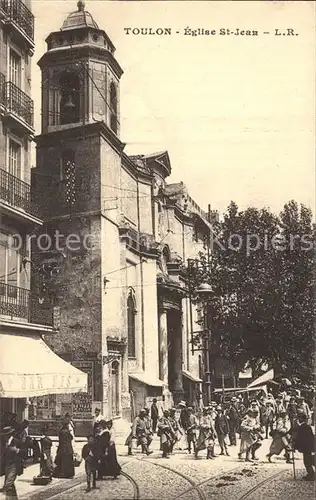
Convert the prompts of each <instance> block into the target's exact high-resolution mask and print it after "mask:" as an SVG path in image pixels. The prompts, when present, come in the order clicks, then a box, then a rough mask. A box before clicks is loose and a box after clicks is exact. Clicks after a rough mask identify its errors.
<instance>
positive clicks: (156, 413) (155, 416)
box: [150, 403, 159, 420]
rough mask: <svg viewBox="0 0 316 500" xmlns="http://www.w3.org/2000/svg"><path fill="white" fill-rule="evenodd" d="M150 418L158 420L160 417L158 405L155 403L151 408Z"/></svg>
mask: <svg viewBox="0 0 316 500" xmlns="http://www.w3.org/2000/svg"><path fill="white" fill-rule="evenodd" d="M150 416H151V418H152V420H158V417H159V411H158V406H157V403H153V404H152V405H151V408H150Z"/></svg>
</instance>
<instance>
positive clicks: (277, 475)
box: [20, 440, 314, 500]
mask: <svg viewBox="0 0 316 500" xmlns="http://www.w3.org/2000/svg"><path fill="white" fill-rule="evenodd" d="M269 443H270V440H265V441H264V444H263V447H262V449H261V452H260V453H259V454H258V456H259V458H260V460H259V461H258V462H253V463H249V462H248V463H246V462H244V461H240V460H238V458H237V452H238V449H239V446H238V445H239V443H238V444H237V447H230V448H229V450H230V455H231V456H229V457H225V456H217V457H216V459H215V460H206V459H205V453H203V452H201V457H200V458H199V459H198V460H195V459H194V457H193V455H189V454H188V453H187V452H186V451H178V452H176V453H175V454H173V455H172V456H171V457H170V459H169V460H164V459H162V458H161V452H160V451H159V450H158V449H157V448H158V446H157V445H158V443H157V441H156V442H155V443H154V453H153V454H152V455H150V456H149V457H146V456H143V455H142V454H140V453H139V452H138V453H136V454H135V456H131V457H128V456H127V455H126V452H125V454H124V449H123V448H122V451H120V453H119V462H120V464H121V466H122V474H121V476H120V477H119V478H118V479H117V480H114V479H106V480H103V481H98V482H97V487H98V489H97V490H92V491H91V492H89V493H86V492H85V488H86V485H85V476H84V474H83V472H84V469H83V466H82V465H81V467H80V472H79V470H78V473H77V477H76V478H75V479H74V480H63V481H62V482H59V483H58V484H57V485H54V483H52V485H51V486H48V487H46V488H44V489H42V488H41V489H40V490H39V491H36V492H35V491H34V490H33V492H32V493H31V494H29V495H23V496H22V497H20V498H22V499H25V500H26V499H32V500H50V499H56V500H72V499H75V500H81V499H87V500H89V499H95V500H103V499H106V500H121V499H122V500H133V499H135V500H136V499H139V500H171V499H172V500H176V499H183V500H208V499H216V500H217V499H218V500H229V499H231V498H234V499H235V500H246V499H247V500H252V499H253V500H258V499H261V498H262V499H263V498H264V499H269V500H289V499H291V498H297V497H300V498H301V499H304V500H313V499H314V483H313V482H306V481H303V480H302V477H303V476H304V475H305V470H304V467H303V463H302V460H301V456H300V455H299V454H297V459H296V460H295V468H296V480H294V478H293V466H292V465H290V464H285V461H284V459H283V458H282V457H280V458H274V461H273V463H271V464H270V463H268V461H267V459H266V458H265V454H266V451H267V449H268V446H269ZM217 452H218V450H217Z"/></svg>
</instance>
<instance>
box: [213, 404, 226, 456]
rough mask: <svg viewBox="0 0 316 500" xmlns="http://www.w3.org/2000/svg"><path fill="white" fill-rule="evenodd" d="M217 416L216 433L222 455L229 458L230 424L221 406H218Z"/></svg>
mask: <svg viewBox="0 0 316 500" xmlns="http://www.w3.org/2000/svg"><path fill="white" fill-rule="evenodd" d="M216 411H217V416H216V418H215V431H216V435H217V439H218V444H219V445H220V448H221V453H220V454H221V455H226V456H227V457H228V456H229V453H228V450H227V438H228V433H229V424H228V419H227V417H226V415H224V413H223V409H222V407H221V406H217V408H216Z"/></svg>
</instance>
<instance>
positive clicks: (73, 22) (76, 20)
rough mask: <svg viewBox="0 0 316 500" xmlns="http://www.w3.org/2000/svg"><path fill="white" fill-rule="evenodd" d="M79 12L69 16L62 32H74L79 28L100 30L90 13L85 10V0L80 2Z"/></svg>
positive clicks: (78, 4)
mask: <svg viewBox="0 0 316 500" xmlns="http://www.w3.org/2000/svg"><path fill="white" fill-rule="evenodd" d="M77 6H78V10H76V11H75V12H72V13H71V14H69V16H68V17H67V18H66V19H65V21H64V23H63V25H62V27H61V28H60V29H61V31H66V30H73V29H78V28H95V29H99V26H98V25H97V23H96V22H95V20H94V19H93V17H92V16H91V14H90V13H89V12H87V11H86V10H84V8H85V3H84V2H83V0H79V1H78V3H77Z"/></svg>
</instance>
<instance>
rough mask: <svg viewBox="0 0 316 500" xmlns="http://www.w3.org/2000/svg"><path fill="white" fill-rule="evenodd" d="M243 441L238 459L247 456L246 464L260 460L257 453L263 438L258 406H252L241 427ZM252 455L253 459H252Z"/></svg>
mask: <svg viewBox="0 0 316 500" xmlns="http://www.w3.org/2000/svg"><path fill="white" fill-rule="evenodd" d="M240 430H241V441H240V450H239V453H238V458H242V455H243V454H244V453H245V454H246V458H245V460H246V462H252V461H253V460H258V459H257V457H256V455H255V453H256V451H257V450H258V449H259V448H260V446H261V440H262V436H261V434H260V430H261V426H260V416H259V411H258V409H257V408H256V405H252V406H251V407H250V409H249V410H248V411H247V413H246V416H245V417H244V419H243V421H242V422H241V425H240ZM250 453H251V458H250Z"/></svg>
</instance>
